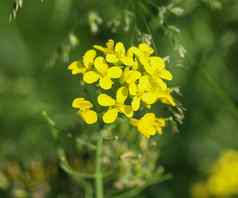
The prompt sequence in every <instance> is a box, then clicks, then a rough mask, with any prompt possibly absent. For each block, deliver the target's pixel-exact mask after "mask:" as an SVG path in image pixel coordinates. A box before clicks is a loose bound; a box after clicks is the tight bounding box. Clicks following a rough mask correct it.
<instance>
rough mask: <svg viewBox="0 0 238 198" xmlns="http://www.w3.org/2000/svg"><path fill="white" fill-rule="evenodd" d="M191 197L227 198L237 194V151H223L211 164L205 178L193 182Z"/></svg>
mask: <svg viewBox="0 0 238 198" xmlns="http://www.w3.org/2000/svg"><path fill="white" fill-rule="evenodd" d="M191 195H192V198H212V197H214V198H228V197H234V196H235V197H236V196H237V195H238V151H235V150H228V151H225V152H224V153H223V154H222V155H221V157H220V158H219V159H218V160H217V161H215V163H214V164H213V165H212V166H211V170H210V174H209V176H208V178H207V180H204V181H201V182H197V183H195V184H194V185H193V186H192V188H191Z"/></svg>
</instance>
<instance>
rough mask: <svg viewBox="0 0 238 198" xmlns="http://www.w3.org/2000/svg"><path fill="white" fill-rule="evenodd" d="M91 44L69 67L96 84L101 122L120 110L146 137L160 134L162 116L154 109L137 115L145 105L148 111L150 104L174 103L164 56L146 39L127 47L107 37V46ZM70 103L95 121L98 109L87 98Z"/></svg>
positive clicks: (108, 121) (91, 120)
mask: <svg viewBox="0 0 238 198" xmlns="http://www.w3.org/2000/svg"><path fill="white" fill-rule="evenodd" d="M93 48H94V49H89V50H88V51H86V53H85V54H84V55H83V57H82V60H81V61H80V60H79V61H74V62H73V63H71V64H70V65H69V66H68V69H69V70H71V72H72V74H73V75H76V74H82V77H81V79H82V80H83V81H84V82H85V83H86V84H89V85H91V86H94V87H95V88H96V90H97V91H96V92H97V93H99V94H98V97H97V101H98V104H99V105H100V106H101V107H102V108H100V112H98V113H100V115H101V111H103V112H102V120H103V122H104V123H106V124H109V123H113V122H115V121H116V120H117V117H118V114H119V113H121V114H122V116H125V118H129V119H130V120H131V123H132V124H133V125H134V126H135V127H136V128H137V129H138V131H139V132H140V133H142V134H143V135H144V136H145V137H150V136H152V135H155V134H161V133H162V128H164V127H165V119H164V118H158V117H157V116H156V115H155V113H154V112H150V113H146V112H144V113H143V114H144V116H142V117H141V118H138V115H141V113H139V112H140V111H142V110H143V111H144V110H145V109H148V108H149V109H150V111H151V107H152V105H154V104H157V103H160V104H164V105H170V106H176V102H175V100H174V98H173V96H172V94H171V93H172V89H170V88H169V87H168V85H167V83H166V81H168V80H172V78H173V76H172V74H171V73H170V71H169V70H167V68H166V64H165V60H164V59H163V58H162V57H159V56H156V55H154V49H153V48H152V47H151V46H150V45H148V44H146V43H140V44H139V45H138V46H137V47H136V46H132V47H130V48H128V49H126V47H125V45H124V44H123V43H122V42H114V41H113V40H112V39H110V40H108V41H107V42H106V46H101V45H94V46H93ZM73 107H74V108H77V109H79V114H80V116H81V117H82V119H83V120H84V121H85V122H86V123H88V124H93V123H95V122H97V113H96V112H95V111H92V110H91V108H92V104H91V103H90V102H89V101H87V100H85V99H83V98H77V99H75V100H74V102H73ZM104 108H106V109H104ZM137 112H138V113H139V114H138V115H137ZM133 116H134V117H133Z"/></svg>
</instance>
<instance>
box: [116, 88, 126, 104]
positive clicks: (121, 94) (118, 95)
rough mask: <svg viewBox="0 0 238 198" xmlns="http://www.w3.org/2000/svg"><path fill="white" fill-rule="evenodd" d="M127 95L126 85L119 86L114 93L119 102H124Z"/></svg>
mask: <svg viewBox="0 0 238 198" xmlns="http://www.w3.org/2000/svg"><path fill="white" fill-rule="evenodd" d="M127 97H128V89H127V88H126V87H120V88H119V89H118V90H117V93H116V101H117V103H119V104H124V102H125V101H126V99H127Z"/></svg>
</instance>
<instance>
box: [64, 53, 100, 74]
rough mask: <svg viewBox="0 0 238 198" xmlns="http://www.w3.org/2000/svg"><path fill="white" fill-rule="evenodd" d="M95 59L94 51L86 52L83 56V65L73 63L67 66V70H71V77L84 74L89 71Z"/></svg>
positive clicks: (76, 62) (77, 62) (78, 62)
mask: <svg viewBox="0 0 238 198" xmlns="http://www.w3.org/2000/svg"><path fill="white" fill-rule="evenodd" d="M95 57H96V51H95V50H88V51H87V52H86V53H85V54H84V56H83V64H82V63H81V62H80V61H74V62H72V63H71V64H70V65H69V66H68V69H69V70H71V72H72V75H76V74H84V73H85V72H87V71H88V70H90V69H91V67H92V65H93V62H94V59H95Z"/></svg>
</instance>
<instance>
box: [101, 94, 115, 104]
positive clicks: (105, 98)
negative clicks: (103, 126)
mask: <svg viewBox="0 0 238 198" xmlns="http://www.w3.org/2000/svg"><path fill="white" fill-rule="evenodd" d="M97 100H98V104H100V105H101V106H103V107H109V106H113V105H114V104H115V100H114V99H113V98H112V97H111V96H109V95H107V94H100V95H99V96H98V99H97Z"/></svg>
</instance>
